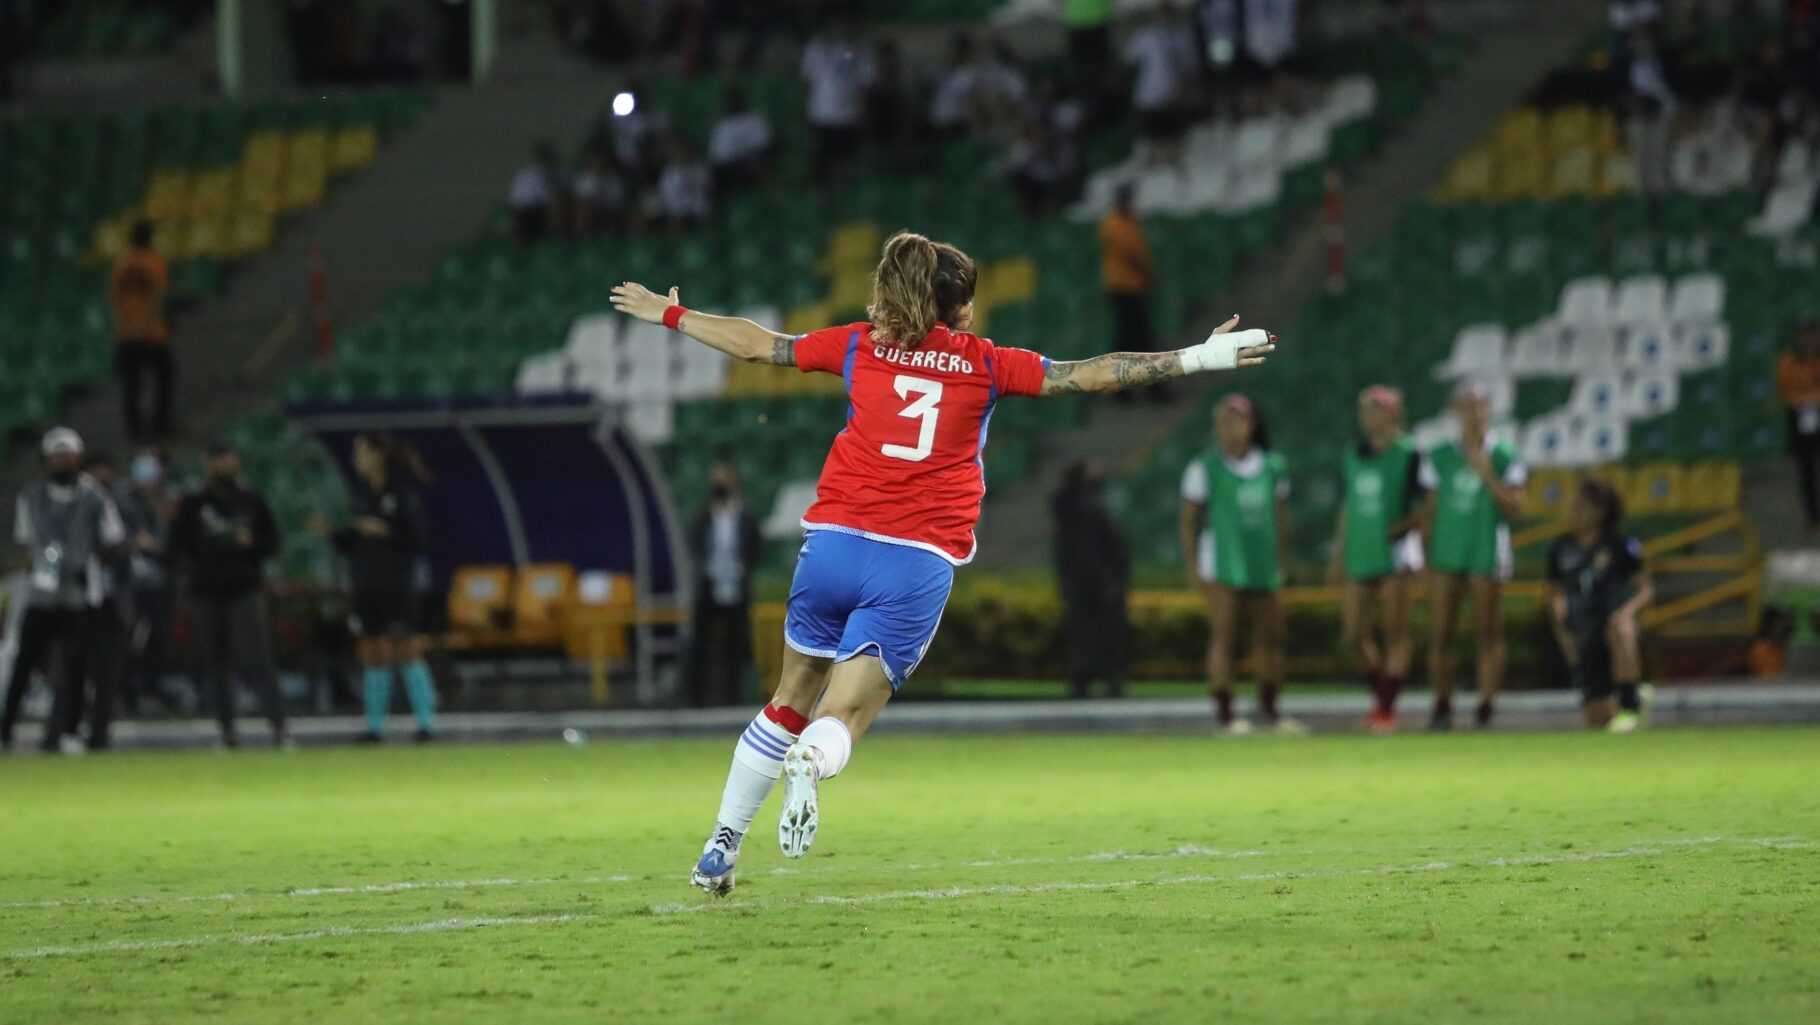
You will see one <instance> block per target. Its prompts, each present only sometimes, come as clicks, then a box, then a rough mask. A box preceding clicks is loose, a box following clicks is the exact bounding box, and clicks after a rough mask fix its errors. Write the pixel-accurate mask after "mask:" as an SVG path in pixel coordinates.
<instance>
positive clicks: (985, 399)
mask: <svg viewBox="0 0 1820 1025" xmlns="http://www.w3.org/2000/svg"><path fill="white" fill-rule="evenodd" d="M795 352H796V365H797V367H798V368H799V369H801V370H802V371H803V372H804V373H814V372H820V373H824V374H839V375H841V376H842V377H844V378H845V379H846V381H847V403H848V405H847V427H846V429H845V430H843V431H841V432H840V434H838V435H837V436H835V439H834V447H833V448H831V449H830V450H829V451H828V460H827V462H826V463H824V464H823V465H822V476H821V480H820V482H819V483H817V485H816V489H815V504H814V505H812V506H810V507H809V511H808V512H807V513H806V514H804V516H803V526H804V527H805V528H808V529H811V530H814V529H827V530H842V531H846V532H848V533H855V534H862V535H864V536H866V537H870V538H874V539H876V540H879V541H887V542H890V543H892V544H903V545H911V546H913V547H916V548H925V549H928V550H929V551H932V552H935V553H936V554H938V555H940V556H942V557H943V558H945V559H947V560H948V561H949V562H952V563H954V564H955V565H957V566H958V565H961V564H962V563H965V562H967V561H969V560H971V559H972V558H973V547H974V541H973V526H974V524H975V523H977V522H978V521H979V515H980V500H981V499H983V498H985V496H986V474H985V467H984V464H982V463H981V462H980V453H981V452H982V451H983V450H984V449H985V447H986V425H987V424H988V423H989V422H990V421H991V419H992V406H993V404H994V403H995V402H997V401H998V399H999V397H1000V396H1002V395H1035V394H1037V393H1038V392H1039V391H1041V390H1042V387H1043V371H1044V370H1045V369H1046V368H1047V367H1048V365H1049V361H1048V360H1047V359H1045V358H1043V357H1042V356H1040V355H1038V354H1036V353H1034V352H1031V351H1030V350H1028V349H1010V348H1000V347H998V346H995V345H993V344H992V343H991V342H989V341H987V340H986V339H984V338H981V337H979V336H978V335H971V334H968V333H966V332H964V331H950V330H949V329H948V327H947V326H946V325H943V324H937V325H936V326H935V328H934V329H933V330H931V331H930V332H929V336H928V337H927V338H925V339H923V344H921V345H919V346H917V347H916V348H914V349H899V348H896V347H893V346H887V345H881V344H878V343H876V342H874V341H872V325H871V324H867V323H864V322H861V323H858V324H847V325H845V326H843V327H829V328H823V329H822V330H820V331H811V332H810V333H808V334H806V335H801V336H798V338H797V339H796V346H795Z"/></svg>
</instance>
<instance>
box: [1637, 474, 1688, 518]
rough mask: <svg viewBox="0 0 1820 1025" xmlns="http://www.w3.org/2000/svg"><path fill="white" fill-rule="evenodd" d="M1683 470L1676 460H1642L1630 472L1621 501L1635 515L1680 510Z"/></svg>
mask: <svg viewBox="0 0 1820 1025" xmlns="http://www.w3.org/2000/svg"><path fill="white" fill-rule="evenodd" d="M1681 481H1682V470H1681V467H1680V465H1679V464H1677V463H1668V462H1656V463H1644V464H1643V465H1641V466H1638V467H1636V468H1635V469H1633V470H1632V471H1631V473H1630V482H1629V485H1628V486H1627V487H1626V488H1625V490H1624V504H1625V505H1627V506H1629V507H1630V512H1631V514H1632V515H1634V516H1648V515H1654V514H1658V513H1672V512H1679V511H1680V509H1681Z"/></svg>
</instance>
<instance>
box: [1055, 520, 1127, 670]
mask: <svg viewBox="0 0 1820 1025" xmlns="http://www.w3.org/2000/svg"><path fill="white" fill-rule="evenodd" d="M1054 511H1055V562H1056V568H1057V571H1058V574H1059V576H1060V577H1061V587H1062V616H1063V621H1064V622H1065V623H1066V628H1067V631H1068V692H1069V694H1070V695H1071V696H1073V697H1077V698H1084V697H1086V696H1087V688H1088V685H1089V684H1090V683H1092V681H1094V680H1096V679H1097V680H1105V681H1106V693H1107V695H1108V696H1109V697H1115V698H1116V697H1121V696H1123V695H1124V693H1125V659H1126V652H1125V649H1126V636H1127V634H1128V633H1129V626H1128V620H1127V616H1126V609H1125V597H1126V593H1127V591H1128V590H1129V589H1130V586H1131V556H1130V554H1129V552H1128V551H1127V549H1126V545H1125V534H1124V532H1123V531H1121V530H1120V529H1119V526H1118V524H1116V523H1114V522H1113V520H1112V516H1111V515H1110V514H1109V513H1108V512H1107V511H1106V507H1105V505H1104V504H1103V503H1101V502H1100V500H1099V499H1098V497H1097V496H1094V495H1091V494H1084V493H1080V492H1075V493H1071V494H1066V495H1061V496H1058V497H1057V498H1056V500H1055V506H1054Z"/></svg>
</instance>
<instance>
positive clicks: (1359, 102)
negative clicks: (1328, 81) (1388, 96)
mask: <svg viewBox="0 0 1820 1025" xmlns="http://www.w3.org/2000/svg"><path fill="white" fill-rule="evenodd" d="M1377 106H1378V87H1377V83H1375V82H1373V81H1372V80H1371V79H1370V78H1369V77H1367V76H1365V75H1351V76H1348V77H1346V78H1342V79H1340V80H1339V81H1337V82H1335V83H1334V84H1333V86H1332V87H1331V88H1329V89H1328V90H1327V102H1326V104H1325V106H1324V111H1323V112H1324V113H1325V114H1326V116H1327V119H1328V120H1329V121H1330V122H1332V123H1333V124H1336V125H1341V124H1345V123H1346V122H1348V121H1357V120H1359V119H1360V118H1363V117H1366V116H1368V115H1370V114H1371V112H1372V111H1373V110H1376V109H1377Z"/></svg>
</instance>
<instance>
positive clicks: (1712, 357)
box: [1675, 324, 1731, 373]
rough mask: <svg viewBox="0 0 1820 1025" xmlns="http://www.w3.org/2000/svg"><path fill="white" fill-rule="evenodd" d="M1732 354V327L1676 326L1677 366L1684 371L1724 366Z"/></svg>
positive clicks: (1718, 325)
mask: <svg viewBox="0 0 1820 1025" xmlns="http://www.w3.org/2000/svg"><path fill="white" fill-rule="evenodd" d="M1729 355H1731V329H1730V328H1728V327H1726V326H1725V325H1724V324H1687V325H1682V326H1680V327H1677V328H1675V366H1677V367H1679V368H1681V371H1682V372H1683V373H1691V372H1693V371H1696V370H1710V369H1712V368H1713V367H1717V366H1723V365H1724V363H1725V360H1726V357H1728V356H1729Z"/></svg>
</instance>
